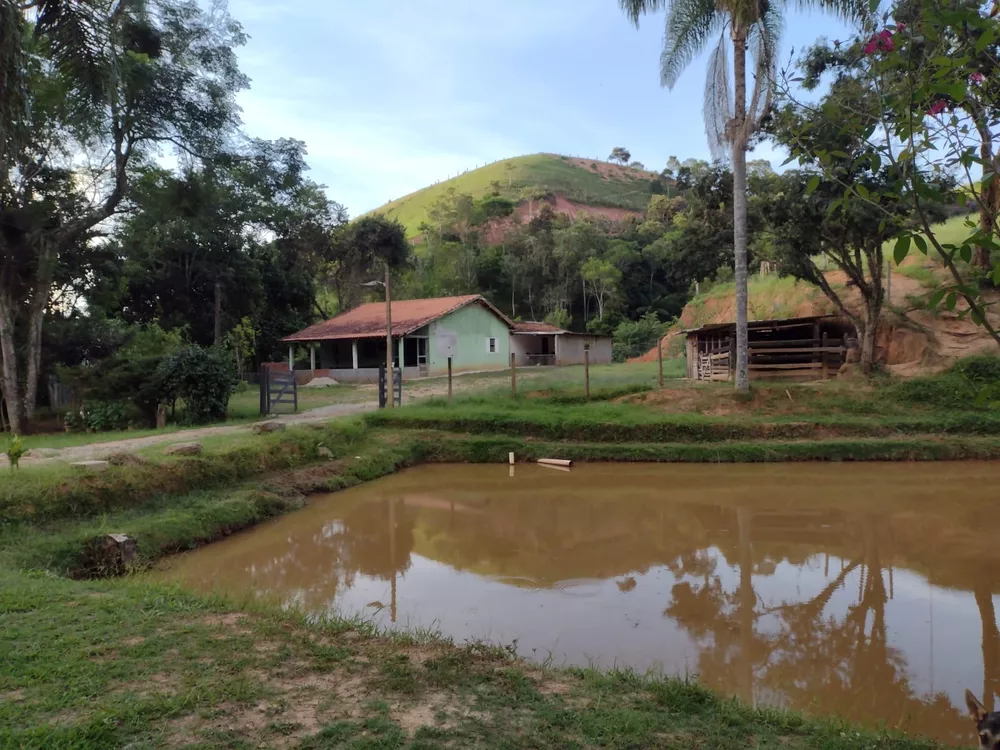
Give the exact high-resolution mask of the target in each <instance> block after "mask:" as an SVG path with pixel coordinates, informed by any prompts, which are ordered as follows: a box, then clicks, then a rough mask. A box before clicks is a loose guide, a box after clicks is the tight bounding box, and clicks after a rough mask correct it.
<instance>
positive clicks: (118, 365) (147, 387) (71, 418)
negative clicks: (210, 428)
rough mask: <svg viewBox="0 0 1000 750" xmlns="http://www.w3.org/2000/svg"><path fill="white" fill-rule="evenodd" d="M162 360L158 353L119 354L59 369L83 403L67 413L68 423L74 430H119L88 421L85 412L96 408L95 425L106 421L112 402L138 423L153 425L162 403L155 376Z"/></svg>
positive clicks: (60, 376) (63, 380) (110, 414)
mask: <svg viewBox="0 0 1000 750" xmlns="http://www.w3.org/2000/svg"><path fill="white" fill-rule="evenodd" d="M161 361H162V357H159V356H149V357H135V356H128V355H116V356H114V357H108V358H107V359H103V360H101V361H100V362H97V363H96V364H93V365H81V366H79V367H74V368H64V369H62V370H60V372H59V378H60V380H61V381H62V382H64V383H66V384H67V385H68V386H69V387H70V388H72V389H73V390H74V391H75V392H76V393H77V395H78V397H79V398H80V400H81V401H82V403H83V404H84V406H83V408H82V409H81V410H80V412H79V413H74V412H70V413H69V414H67V416H66V426H67V427H69V428H71V429H73V428H78V429H92V430H101V429H120V428H117V427H94V426H92V425H91V424H88V421H87V416H86V415H87V413H89V412H91V411H95V410H96V411H97V412H98V413H99V414H100V416H99V417H97V418H96V420H97V421H96V422H95V424H96V423H100V424H103V423H104V422H105V421H106V419H108V418H111V417H112V416H113V415H112V413H111V412H108V411H107V409H106V408H105V406H106V405H107V404H111V403H117V404H119V405H121V408H123V409H125V410H126V411H128V412H129V418H130V419H131V420H132V421H134V422H136V423H140V424H150V425H151V424H154V423H155V421H156V407H157V405H158V404H159V403H160V395H159V391H158V388H157V385H156V382H155V380H156V378H155V375H156V371H157V368H158V367H159V365H160V362H161ZM123 396H124V397H125V398H126V399H127V402H126V401H125V400H124V399H123ZM126 403H130V405H131V408H128V407H127V406H125V404H126ZM127 421H128V420H127V419H126V422H127ZM122 426H123V427H124V426H127V424H125V425H122Z"/></svg>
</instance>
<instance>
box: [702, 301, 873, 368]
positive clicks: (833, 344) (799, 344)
mask: <svg viewBox="0 0 1000 750" xmlns="http://www.w3.org/2000/svg"><path fill="white" fill-rule="evenodd" d="M684 333H685V334H686V335H687V375H688V377H689V378H691V379H692V380H706V381H707V380H720V381H721V380H732V379H733V376H734V372H735V369H736V324H735V323H716V324H712V325H706V326H702V327H701V328H692V329H690V330H687V331H685V332H684ZM748 334H749V345H750V379H751V380H767V379H777V378H781V379H786V380H826V379H828V378H830V377H833V376H834V375H836V374H837V372H838V371H839V370H840V367H841V365H843V364H844V362H845V361H847V351H848V349H849V348H851V347H853V346H856V342H855V340H854V337H855V332H854V326H853V325H851V322H850V321H849V320H846V319H845V318H841V317H838V316H836V315H820V316H813V317H809V318H785V319H783V320H754V321H751V322H750V323H749V325H748Z"/></svg>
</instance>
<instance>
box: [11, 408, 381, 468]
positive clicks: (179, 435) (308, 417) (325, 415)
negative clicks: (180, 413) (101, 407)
mask: <svg viewBox="0 0 1000 750" xmlns="http://www.w3.org/2000/svg"><path fill="white" fill-rule="evenodd" d="M376 408H378V403H377V402H364V403H360V404H333V405H331V406H321V407H319V408H318V409H310V410H309V411H304V412H302V413H301V414H283V415H281V416H277V417H274V418H273V419H271V420H267V421H274V422H283V423H285V424H301V423H305V422H323V421H327V420H330V419H336V418H337V417H346V416H350V415H352V414H360V413H362V412H366V411H373V410H375V409H376ZM253 424H254V423H252V422H246V423H243V424H228V425H217V426H214V427H196V428H193V429H190V430H179V431H175V432H165V433H164V434H162V435H148V436H146V437H141V438H127V439H125V440H113V441H110V442H106V443H90V444H88V445H74V446H70V447H68V448H61V449H59V451H58V454H56V453H53V452H52V451H46V452H45V453H46V455H44V456H43V457H40V458H33V457H32V456H25V457H24V458H22V459H21V463H23V464H31V463H42V462H48V461H70V462H72V461H90V460H95V459H103V458H105V457H107V456H108V455H110V454H112V453H132V452H135V451H137V450H142V449H143V448H151V447H153V446H155V445H169V444H171V443H188V442H192V441H195V440H198V439H200V438H203V437H209V436H211V435H225V434H227V433H234V432H247V431H248V430H250V429H251V428H252V427H253Z"/></svg>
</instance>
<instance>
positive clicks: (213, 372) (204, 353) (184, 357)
mask: <svg viewBox="0 0 1000 750" xmlns="http://www.w3.org/2000/svg"><path fill="white" fill-rule="evenodd" d="M155 382H156V390H157V392H158V393H159V396H160V402H161V403H171V402H173V401H177V400H178V399H181V400H183V401H184V421H185V422H186V423H188V424H201V423H203V422H218V421H222V420H224V419H225V418H226V410H227V408H228V407H229V397H230V396H231V395H232V394H233V392H234V391H235V390H236V383H237V378H236V371H235V368H234V367H233V363H232V361H231V360H230V358H229V357H227V356H225V354H224V353H222V352H216V351H214V350H212V351H210V350H206V349H202V348H201V347H200V346H197V345H192V346H187V347H184V348H183V349H179V350H178V351H176V352H174V353H173V354H170V355H168V356H166V357H164V358H163V361H162V362H161V363H160V366H159V367H158V368H157V370H156V376H155Z"/></svg>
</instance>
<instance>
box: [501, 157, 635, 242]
mask: <svg viewBox="0 0 1000 750" xmlns="http://www.w3.org/2000/svg"><path fill="white" fill-rule="evenodd" d="M607 166H615V165H613V164H609V165H607ZM545 205H547V206H549V207H550V208H551V209H552V210H553V211H554V212H555V213H557V214H565V215H566V216H572V217H576V216H580V215H581V214H583V215H586V216H592V217H595V218H602V219H607V220H609V221H624V220H625V219H630V218H641V217H642V211H634V210H632V209H629V208H611V207H609V206H589V205H587V204H585V203H577V202H576V201H571V200H569V199H568V198H567V197H566V196H565V195H562V194H561V193H556V194H555V195H554V196H551V197H547V198H539V199H535V200H529V201H525V202H523V203H519V204H518V205H517V207H516V208H515V209H514V213H513V215H511V216H508V217H507V218H505V219H500V220H495V221H491V222H490V223H489V225H488V226H487V228H486V232H485V233H484V238H485V240H486V242H488V243H490V244H496V243H498V242H502V241H503V237H504V234H506V232H507V230H508V229H510V228H511V227H512V226H514V225H515V224H519V223H520V224H526V223H528V222H529V221H531V220H532V219H533V218H535V217H536V216H537V215H538V213H539V212H540V211H541V210H542V206H545Z"/></svg>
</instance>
